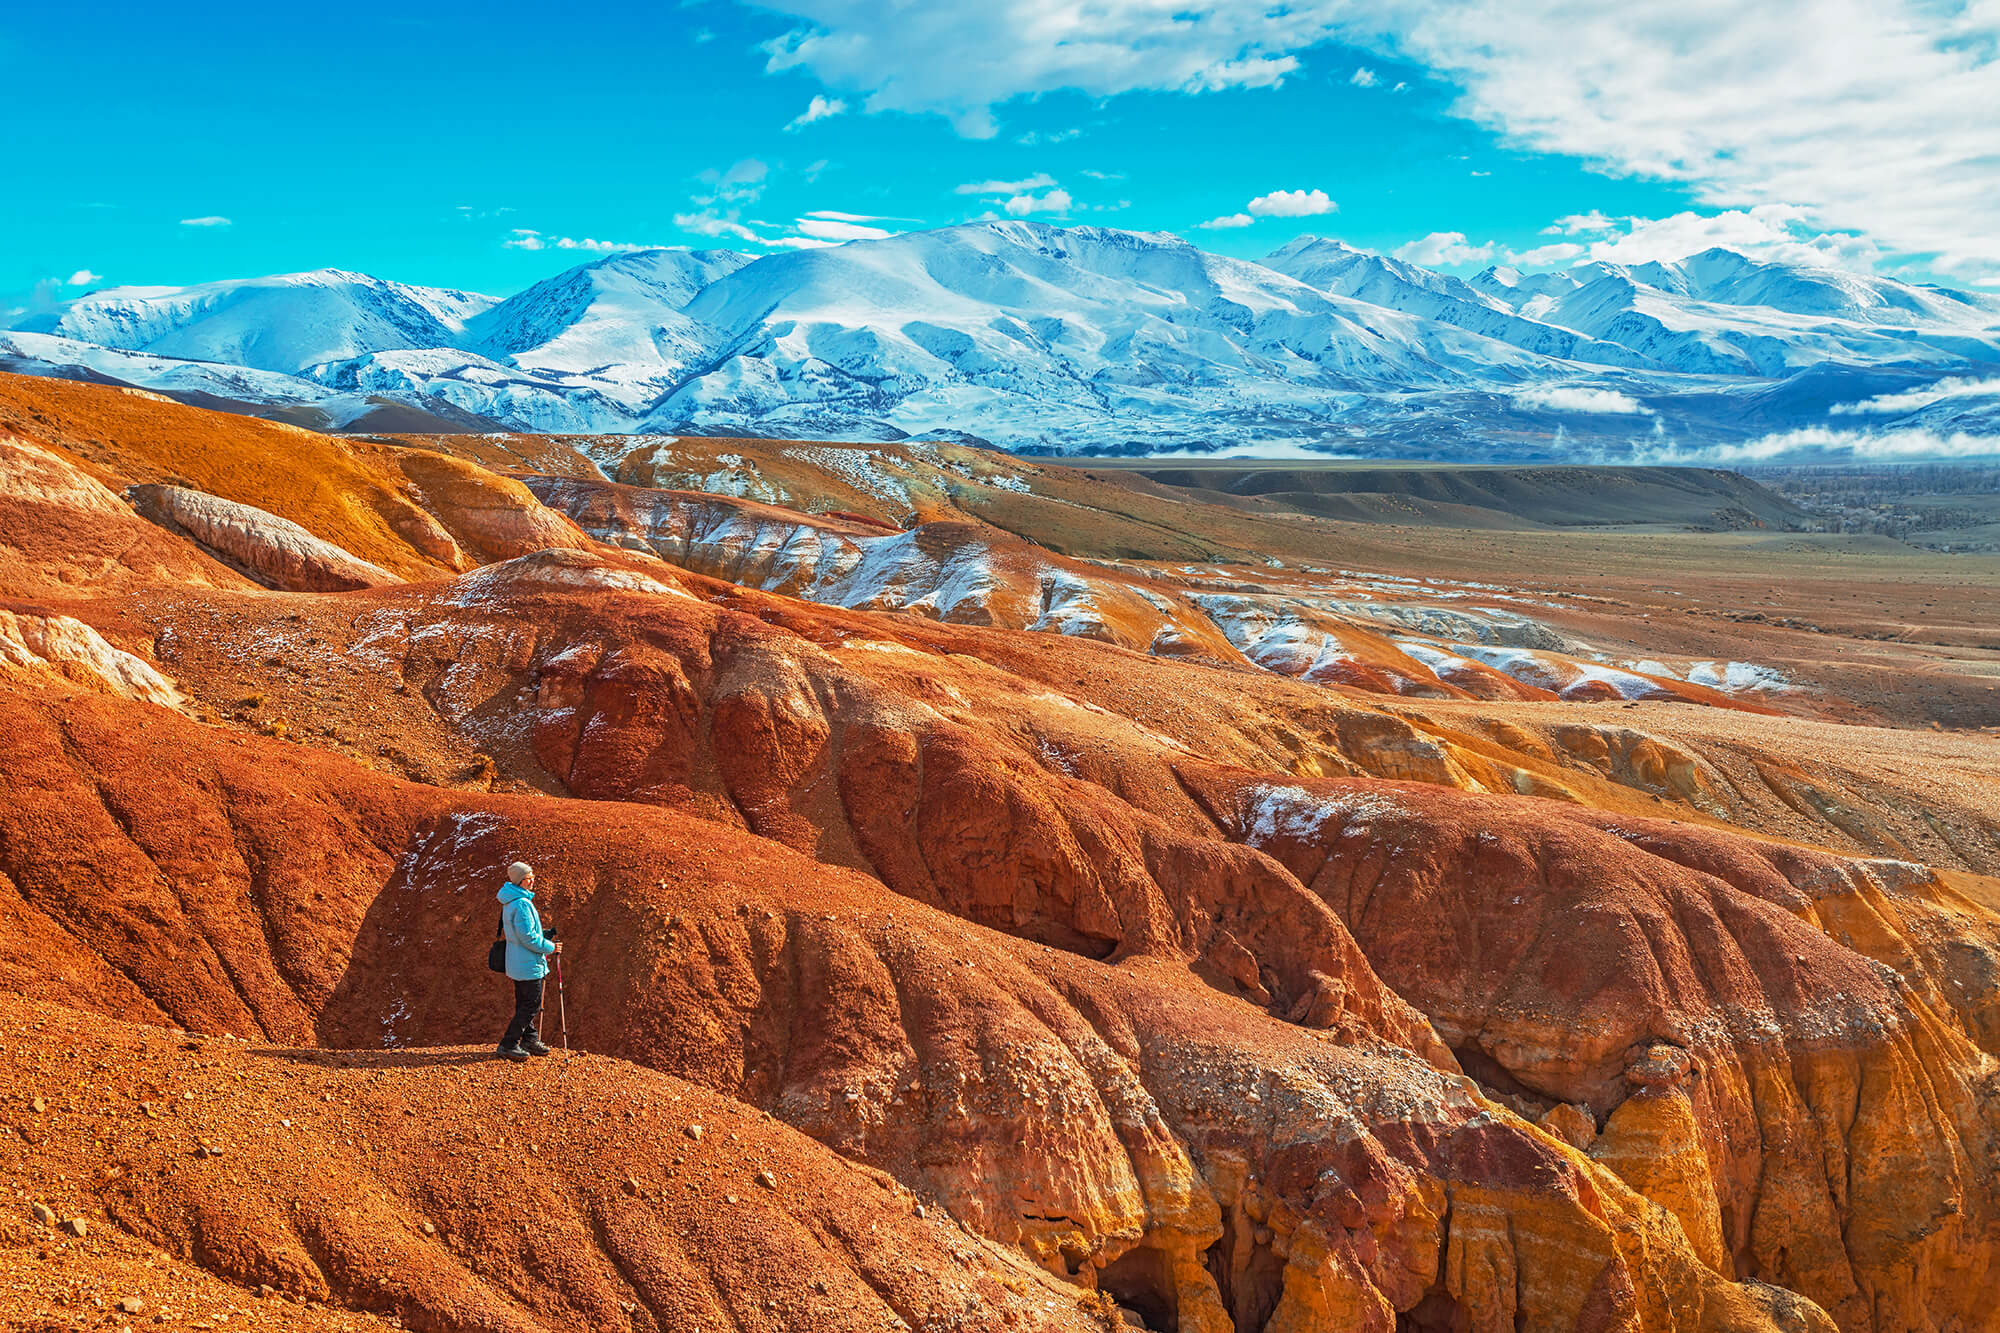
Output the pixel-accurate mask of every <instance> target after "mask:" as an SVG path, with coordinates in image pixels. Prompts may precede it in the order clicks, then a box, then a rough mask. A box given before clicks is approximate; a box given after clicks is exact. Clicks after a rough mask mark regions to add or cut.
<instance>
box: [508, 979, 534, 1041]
mask: <svg viewBox="0 0 2000 1333" xmlns="http://www.w3.org/2000/svg"><path fill="white" fill-rule="evenodd" d="M541 1016H542V983H541V981H540V980H539V979H537V980H534V981H517V982H515V983H514V1021H513V1022H511V1023H509V1024H508V1025H507V1035H506V1036H504V1037H502V1038H500V1044H501V1045H502V1046H513V1045H515V1044H516V1043H518V1042H519V1041H521V1039H522V1038H524V1037H526V1036H527V1035H528V1034H529V1033H531V1032H533V1031H534V1030H535V1022H536V1020H538V1019H539V1018H541Z"/></svg>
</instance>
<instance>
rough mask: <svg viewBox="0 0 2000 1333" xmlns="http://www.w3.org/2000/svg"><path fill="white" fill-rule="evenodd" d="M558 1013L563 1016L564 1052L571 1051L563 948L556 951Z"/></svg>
mask: <svg viewBox="0 0 2000 1333" xmlns="http://www.w3.org/2000/svg"><path fill="white" fill-rule="evenodd" d="M556 1013H558V1014H560V1015H561V1016H562V1034H563V1054H565V1055H567V1054H568V1053H569V1005H568V1004H567V1003H566V1002H565V1001H564V999H563V980H562V950H560V949H558V950H557V951H556Z"/></svg>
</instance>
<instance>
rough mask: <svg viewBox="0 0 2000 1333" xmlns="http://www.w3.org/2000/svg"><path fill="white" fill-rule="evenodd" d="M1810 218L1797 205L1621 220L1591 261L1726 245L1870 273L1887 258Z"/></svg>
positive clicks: (1649, 257) (1757, 255) (1671, 255)
mask: <svg viewBox="0 0 2000 1333" xmlns="http://www.w3.org/2000/svg"><path fill="white" fill-rule="evenodd" d="M1808 217H1809V214H1808V213H1807V210H1805V209H1803V208H1799V207H1796V206H1794V205H1790V204H1758V205H1757V206H1756V207H1754V208H1748V209H1728V210H1725V211H1724V212H1721V213H1714V214H1709V215H1706V216H1704V215H1702V214H1699V213H1693V212H1688V213H1675V214H1674V215H1672V216H1671V217H1664V218H1620V219H1618V220H1617V222H1616V223H1615V224H1614V227H1613V229H1612V230H1611V231H1610V232H1609V234H1607V235H1604V236H1601V237H1599V238H1598V239H1596V240H1593V241H1591V242H1590V258H1591V259H1592V260H1595V261H1598V262H1601V263H1607V264H1645V263H1650V262H1654V261H1662V262H1665V261H1671V260H1676V259H1685V258H1686V257H1687V256H1689V255H1692V254H1699V253H1700V252H1701V251H1703V250H1708V249H1712V248H1714V247H1717V246H1720V247H1722V248H1723V249H1725V250H1734V251H1736V252H1737V253H1738V254H1744V255H1748V256H1750V258H1752V259H1762V260H1771V261H1776V262H1779V263H1785V264H1807V265H1817V266H1820V267H1830V268H1849V269H1858V270H1864V271H1865V270H1867V269H1869V268H1872V267H1873V266H1874V263H1875V261H1876V260H1877V259H1879V258H1880V257H1881V253H1882V252H1881V250H1880V249H1879V248H1878V247H1877V246H1876V245H1875V243H1874V242H1873V241H1870V240H1868V239H1866V238H1864V237H1860V236H1853V235H1848V234H1845V233H1840V232H1823V231H1818V230H1816V229H1814V228H1813V227H1812V226H1810V225H1809V223H1808Z"/></svg>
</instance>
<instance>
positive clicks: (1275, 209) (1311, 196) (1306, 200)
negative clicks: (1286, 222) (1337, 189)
mask: <svg viewBox="0 0 2000 1333" xmlns="http://www.w3.org/2000/svg"><path fill="white" fill-rule="evenodd" d="M1339 211H1340V205H1339V204H1336V203H1334V202H1333V200H1331V199H1329V198H1327V194H1326V191H1325V190H1273V191H1272V192H1271V193H1269V194H1260V195H1258V196H1257V197H1256V198H1255V199H1252V200H1251V201H1250V212H1251V213H1252V214H1253V215H1255V216H1257V217H1260V218H1309V217H1317V216H1318V215H1320V214H1321V213H1338V212H1339Z"/></svg>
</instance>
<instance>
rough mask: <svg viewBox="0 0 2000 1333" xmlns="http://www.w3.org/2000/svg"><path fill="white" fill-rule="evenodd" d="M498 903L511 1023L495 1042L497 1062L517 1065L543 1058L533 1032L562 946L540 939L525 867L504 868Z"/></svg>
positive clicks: (530, 873)
mask: <svg viewBox="0 0 2000 1333" xmlns="http://www.w3.org/2000/svg"><path fill="white" fill-rule="evenodd" d="M496 896H497V897H498V898H499V899H500V933H501V934H502V935H503V936H504V937H505V938H506V941H507V978H508V980H510V981H512V982H513V983H514V1021H513V1022H511V1023H509V1024H508V1025H507V1031H506V1033H505V1034H504V1035H502V1036H501V1038H500V1049H499V1055H500V1057H501V1058H502V1059H505V1060H513V1061H515V1062H517V1063H518V1062H520V1061H522V1060H526V1059H527V1058H528V1057H529V1056H531V1055H547V1054H548V1053H549V1046H548V1043H547V1042H545V1041H543V1040H542V1036H541V1033H539V1032H537V1031H536V1030H535V1028H536V1023H537V1022H538V1021H539V1020H540V1018H541V1016H542V979H543V978H544V977H546V976H548V974H549V959H550V957H551V956H553V955H555V954H558V953H561V952H562V945H561V944H560V943H558V942H557V941H555V940H552V939H550V938H549V937H548V936H547V935H545V934H543V933H542V916H541V913H539V912H537V911H536V910H535V872H534V870H533V869H532V868H530V867H529V865H528V864H527V862H525V861H516V862H515V863H514V864H513V865H511V866H508V867H507V882H506V883H505V884H503V885H501V886H500V892H499V894H498V895H496Z"/></svg>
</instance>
